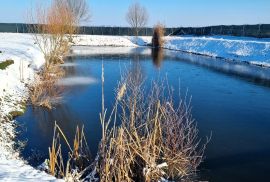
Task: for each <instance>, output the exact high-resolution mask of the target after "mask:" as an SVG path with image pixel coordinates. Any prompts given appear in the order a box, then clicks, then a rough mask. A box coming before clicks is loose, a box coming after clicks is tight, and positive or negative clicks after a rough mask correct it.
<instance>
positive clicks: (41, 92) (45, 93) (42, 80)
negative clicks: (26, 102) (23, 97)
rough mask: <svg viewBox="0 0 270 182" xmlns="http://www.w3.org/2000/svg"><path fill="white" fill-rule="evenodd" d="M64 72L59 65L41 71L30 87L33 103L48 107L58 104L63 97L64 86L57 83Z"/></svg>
mask: <svg viewBox="0 0 270 182" xmlns="http://www.w3.org/2000/svg"><path fill="white" fill-rule="evenodd" d="M64 74H65V73H64V70H63V69H62V68H61V67H59V66H57V65H51V66H50V67H48V68H47V69H46V70H43V71H41V72H40V73H39V75H37V76H36V78H35V81H34V84H32V85H31V86H30V89H29V91H30V100H31V102H32V104H33V105H35V106H42V107H46V108H48V109H52V107H53V105H54V104H58V103H59V102H60V101H61V98H62V91H63V88H62V87H60V86H59V85H57V82H58V80H59V78H61V77H63V76H64Z"/></svg>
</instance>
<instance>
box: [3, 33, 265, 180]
mask: <svg viewBox="0 0 270 182" xmlns="http://www.w3.org/2000/svg"><path fill="white" fill-rule="evenodd" d="M165 40H166V43H165V45H164V48H167V49H174V50H180V51H184V52H190V53H196V54H203V55H207V56H214V57H222V58H225V59H230V60H237V61H245V62H250V63H252V64H259V65H265V66H270V39H254V38H237V37H225V36H224V37H222V36H219V37H218V36H215V37H166V38H165ZM150 42H151V37H139V38H138V39H137V38H134V37H128V36H91V35H80V36H78V37H77V38H76V39H75V44H76V45H77V46H78V47H79V48H78V47H77V48H76V49H74V50H73V51H74V52H73V53H75V54H89V51H90V50H91V51H93V49H89V50H86V49H85V47H83V46H114V47H116V48H115V49H118V51H119V52H120V53H121V51H122V52H123V51H124V52H126V51H127V50H129V51H132V48H134V47H138V46H144V45H147V44H149V43H150ZM117 47H118V48H117ZM119 47H120V48H119ZM121 47H126V48H125V49H122V48H121ZM105 49H106V51H105V52H107V53H111V51H112V50H111V49H110V47H107V48H104V50H105ZM115 49H114V51H115ZM6 60H13V61H14V64H12V65H10V66H8V67H7V68H6V69H4V70H1V69H0V181H54V180H56V179H55V178H54V177H52V176H50V175H48V174H45V173H44V172H40V171H38V170H35V169H33V168H32V167H31V166H29V165H27V164H26V163H25V162H24V161H23V160H22V159H20V157H19V155H18V152H17V151H16V150H15V149H14V138H15V136H16V134H15V126H16V121H10V120H9V119H7V116H8V115H9V114H10V113H11V112H13V111H23V109H24V108H23V107H22V105H23V104H24V101H25V100H26V99H27V97H28V92H27V85H28V84H30V83H31V82H33V80H34V75H35V72H36V71H37V70H38V69H39V68H40V67H41V66H42V65H43V64H44V62H45V60H44V57H43V55H42V53H41V52H40V50H39V49H38V47H37V46H36V45H35V43H34V41H33V40H32V37H31V35H29V34H14V33H0V63H1V62H4V61H6Z"/></svg>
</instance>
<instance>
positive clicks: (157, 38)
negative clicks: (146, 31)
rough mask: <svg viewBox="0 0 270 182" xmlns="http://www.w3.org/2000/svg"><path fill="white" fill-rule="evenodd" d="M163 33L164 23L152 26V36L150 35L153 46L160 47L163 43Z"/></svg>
mask: <svg viewBox="0 0 270 182" xmlns="http://www.w3.org/2000/svg"><path fill="white" fill-rule="evenodd" d="M164 33H165V27H164V25H162V24H160V23H158V24H157V25H155V26H154V30H153V36H152V46H153V47H154V48H160V47H162V46H163V44H164V39H163V37H164Z"/></svg>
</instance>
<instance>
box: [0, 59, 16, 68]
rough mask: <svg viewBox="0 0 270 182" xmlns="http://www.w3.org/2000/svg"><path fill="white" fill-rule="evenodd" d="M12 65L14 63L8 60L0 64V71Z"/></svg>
mask: <svg viewBox="0 0 270 182" xmlns="http://www.w3.org/2000/svg"><path fill="white" fill-rule="evenodd" d="M12 64H14V61H13V60H11V59H9V60H6V61H4V62H1V63H0V70H5V69H6V68H7V67H8V66H10V65H12Z"/></svg>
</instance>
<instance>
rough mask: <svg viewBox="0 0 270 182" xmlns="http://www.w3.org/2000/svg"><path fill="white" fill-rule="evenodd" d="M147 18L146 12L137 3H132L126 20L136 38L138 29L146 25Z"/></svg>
mask: <svg viewBox="0 0 270 182" xmlns="http://www.w3.org/2000/svg"><path fill="white" fill-rule="evenodd" d="M148 17H149V16H148V13H147V10H146V9H145V7H143V6H141V5H140V4H139V3H134V4H132V5H130V6H129V8H128V12H127V14H126V20H127V22H128V24H129V25H130V26H131V27H132V28H133V29H134V32H135V34H136V36H138V34H139V31H140V29H141V28H142V27H144V26H145V25H146V24H147V21H148Z"/></svg>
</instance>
